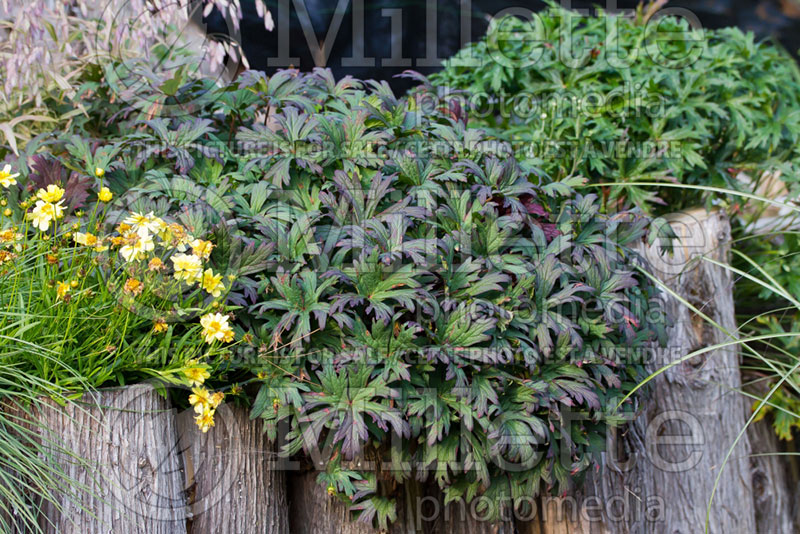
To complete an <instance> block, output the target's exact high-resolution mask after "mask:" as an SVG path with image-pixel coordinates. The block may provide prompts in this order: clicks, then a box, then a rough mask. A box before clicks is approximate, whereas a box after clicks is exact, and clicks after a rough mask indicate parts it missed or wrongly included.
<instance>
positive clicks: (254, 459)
mask: <svg viewBox="0 0 800 534" xmlns="http://www.w3.org/2000/svg"><path fill="white" fill-rule="evenodd" d="M193 417H194V413H193V412H192V411H191V410H187V411H185V412H183V413H181V414H179V415H178V417H177V421H178V430H179V439H178V445H179V448H180V450H181V452H182V457H183V465H184V473H185V477H186V488H187V496H188V508H189V513H188V532H189V533H194V534H205V533H207V532H208V533H219V534H224V533H227V532H231V533H234V532H235V533H241V534H248V533H253V534H288V532H289V518H288V505H287V500H286V478H285V476H284V472H283V471H281V470H280V469H278V468H277V467H278V466H277V458H276V454H275V452H274V450H273V447H272V445H270V443H269V440H268V439H267V436H266V434H265V433H264V432H262V428H261V426H262V423H261V421H251V420H250V418H249V413H248V410H247V409H245V408H242V407H239V406H233V405H229V404H223V405H222V406H220V407H219V409H218V410H217V413H216V415H215V416H214V419H215V426H214V427H213V428H211V429H210V430H209V431H208V432H207V433H205V434H204V433H202V432H200V430H199V429H198V428H197V426H196V425H195V422H194V419H193Z"/></svg>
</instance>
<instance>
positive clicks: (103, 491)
mask: <svg viewBox="0 0 800 534" xmlns="http://www.w3.org/2000/svg"><path fill="white" fill-rule="evenodd" d="M36 418H37V420H38V422H39V423H41V424H42V426H43V427H44V428H47V429H50V430H49V431H43V432H47V434H46V435H44V436H43V444H45V446H46V444H47V443H48V440H53V443H59V444H60V445H63V447H65V448H67V449H69V450H71V451H73V452H74V453H75V455H77V456H78V457H79V458H82V459H84V460H85V462H77V461H75V459H74V458H70V457H69V456H67V455H64V454H63V453H61V452H60V451H58V452H57V453H56V455H57V457H59V458H60V463H61V465H62V466H63V468H64V470H65V472H66V474H67V475H68V476H69V477H70V478H71V479H73V480H75V481H77V482H78V483H80V484H82V485H84V486H85V487H87V488H88V490H87V491H84V492H81V493H80V494H78V495H76V496H75V498H74V499H70V498H68V497H67V496H66V494H62V495H63V497H64V498H63V499H61V503H60V508H61V509H59V507H56V506H54V505H52V504H50V503H47V502H45V503H43V504H42V511H41V519H40V524H41V526H42V528H43V530H44V531H45V532H46V533H53V534H56V533H57V534H71V533H74V534H108V533H109V532H111V533H120V534H121V533H123V532H124V533H126V534H128V533H131V534H135V533H137V534H138V533H141V534H185V533H186V523H185V519H184V502H183V498H182V497H183V496H182V475H181V473H180V470H179V464H178V460H179V459H178V454H177V449H176V447H175V443H176V433H175V426H174V421H173V417H172V411H171V410H170V407H169V404H168V402H167V401H166V400H165V399H164V398H162V397H161V396H159V395H158V394H157V393H156V392H155V390H153V388H151V387H150V386H147V385H139V386H130V387H124V388H119V389H108V390H101V391H99V392H95V393H87V394H86V395H84V397H83V399H81V401H80V403H75V404H70V405H67V406H66V407H63V408H62V407H60V406H58V405H56V404H55V403H50V402H48V403H43V405H42V407H41V408H40V409H39V410H37V413H36ZM87 466H88V468H87Z"/></svg>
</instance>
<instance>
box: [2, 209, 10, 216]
mask: <svg viewBox="0 0 800 534" xmlns="http://www.w3.org/2000/svg"><path fill="white" fill-rule="evenodd" d="M3 215H4V216H5V217H11V208H6V209H4V210H3Z"/></svg>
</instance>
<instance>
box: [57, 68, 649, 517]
mask: <svg viewBox="0 0 800 534" xmlns="http://www.w3.org/2000/svg"><path fill="white" fill-rule="evenodd" d="M193 87H194V88H197V87H202V88H203V90H204V91H205V90H208V86H207V85H204V84H198V83H193V84H189V83H187V84H185V85H181V86H179V88H178V89H177V93H178V94H183V93H181V91H185V92H187V93H189V94H190V93H191V91H192V90H195V89H193ZM173 90H174V88H173ZM212 91H213V93H211V94H205V95H204V98H202V99H194V100H192V102H194V103H193V104H192V106H187V108H186V111H187V113H185V114H178V115H176V116H173V117H171V118H170V117H162V118H152V117H148V116H147V113H145V112H143V111H142V110H140V109H138V108H137V107H136V106H133V105H130V104H125V103H116V104H115V105H116V106H117V108H118V109H114V107H113V106H112V107H111V109H108V108H104V109H103V111H102V112H103V113H106V114H108V116H109V117H111V116H113V117H118V118H123V119H122V120H125V121H128V122H127V123H119V122H113V121H112V122H109V124H110V125H111V124H113V126H112V127H113V128H114V129H115V131H117V130H118V131H119V132H126V133H120V134H119V135H109V136H108V137H106V138H105V139H103V140H102V142H101V143H100V144H101V145H103V147H102V149H101V148H97V150H104V151H106V152H105V153H109V154H115V155H116V158H115V161H116V164H115V165H113V166H109V171H108V178H109V181H110V182H111V183H112V185H113V186H114V187H115V193H116V194H117V195H118V196H119V197H120V200H121V201H127V199H132V200H130V202H131V207H132V208H136V209H139V210H142V211H145V210H147V211H149V210H153V211H155V212H156V215H165V214H166V213H172V214H177V216H178V217H179V219H180V220H181V221H182V222H183V223H184V224H187V225H188V226H189V227H191V228H193V229H194V231H195V233H196V234H197V235H202V234H203V232H205V231H208V232H213V233H214V234H215V236H214V237H213V241H214V242H215V243H216V244H217V247H216V249H215V250H214V253H213V255H212V260H213V262H214V264H215V265H216V266H217V267H218V270H219V271H220V272H227V273H231V274H234V275H236V276H237V282H236V284H235V285H234V287H233V296H232V298H233V300H234V302H235V303H236V304H238V305H239V306H240V307H241V309H240V310H239V311H238V312H237V313H236V320H237V323H238V325H239V327H238V328H239V335H240V336H241V335H242V334H244V337H245V339H246V340H248V341H249V342H250V343H251V344H252V346H253V347H255V348H257V349H258V350H257V357H255V358H251V359H247V360H245V361H238V363H236V364H234V363H232V368H231V380H233V379H234V378H235V377H236V376H237V375H236V373H237V372H238V373H242V372H245V371H250V372H251V373H252V374H250V376H251V377H252V376H253V375H255V374H257V373H258V374H259V379H258V380H257V381H256V384H257V388H256V389H255V390H254V393H255V400H254V402H253V410H252V416H253V417H254V418H261V419H262V420H263V421H264V423H265V426H266V431H267V432H268V433H269V435H270V437H271V438H273V439H277V440H278V441H279V444H280V450H281V452H282V454H284V455H286V456H292V457H301V456H302V457H305V458H311V459H315V460H319V459H320V458H321V459H322V463H323V464H324V465H325V470H324V471H323V472H321V474H320V476H319V480H320V482H321V483H322V487H321V488H320V491H325V487H327V488H328V490H329V491H330V492H332V493H335V494H336V495H337V496H338V497H339V498H341V499H342V500H343V501H345V502H347V503H349V504H350V505H351V506H352V508H351V509H352V510H353V512H354V513H356V514H358V515H359V519H360V520H362V521H367V522H373V521H374V522H375V523H377V524H378V525H381V526H384V527H385V526H386V524H387V522H389V521H391V520H393V519H394V518H395V517H396V511H395V496H396V495H395V494H396V492H397V491H398V490H397V489H396V488H397V484H396V482H397V481H400V482H402V481H411V480H412V479H417V480H420V479H427V480H428V481H429V483H434V484H438V485H439V486H440V487H441V488H442V489H443V490H444V491H445V494H446V497H447V499H458V498H465V499H467V500H472V499H473V498H475V497H476V496H479V495H485V496H487V497H488V498H489V499H488V500H485V502H494V503H498V502H505V503H506V504H509V503H510V502H511V500H512V499H518V498H520V497H531V496H534V495H536V494H537V493H539V492H542V491H548V490H551V489H552V490H555V491H562V490H564V489H565V488H567V487H568V486H569V485H570V483H571V481H573V480H579V479H580V477H581V475H582V473H583V472H584V471H585V470H586V469H587V468H588V467H589V466H590V465H591V462H592V459H593V455H594V454H596V453H598V452H599V451H601V450H603V449H604V443H605V439H604V437H605V432H606V428H607V426H608V424H609V422H615V421H617V420H619V418H620V414H619V413H618V412H617V411H616V405H617V403H618V400H619V398H620V397H621V395H622V394H624V393H625V392H626V391H628V390H629V388H630V387H631V386H632V384H633V383H635V380H636V378H637V375H638V372H639V370H640V369H641V366H640V365H639V364H640V360H641V358H642V357H643V354H645V349H646V348H647V347H648V346H649V344H651V343H653V342H656V341H657V338H658V337H659V336H658V335H659V333H661V332H662V326H663V324H662V323H663V318H662V316H661V315H660V313H659V309H658V306H657V304H656V302H655V301H654V296H655V288H654V287H653V286H652V285H650V283H648V281H647V280H648V279H647V278H646V277H645V276H643V275H641V274H640V272H639V271H637V270H636V264H637V260H636V256H635V255H634V254H633V253H632V252H631V250H630V248H629V247H632V246H633V245H634V244H636V243H637V242H638V241H640V240H641V239H642V238H643V233H644V228H645V222H646V221H644V219H642V218H640V217H637V216H635V214H631V213H620V214H617V215H615V216H607V215H604V214H601V213H599V203H598V201H597V198H596V197H595V196H594V195H580V194H576V193H575V191H574V190H573V186H574V185H576V184H577V183H579V182H580V180H577V179H575V178H574V177H571V176H566V177H563V178H562V179H560V180H559V181H551V180H548V179H547V178H546V177H544V176H540V175H539V174H537V173H536V172H534V169H532V168H527V167H525V166H522V165H520V163H518V162H517V161H515V160H514V159H513V158H511V157H507V156H506V155H505V154H507V152H508V151H507V150H506V148H507V147H504V146H502V145H500V146H498V145H497V144H496V143H493V142H487V139H486V136H485V134H484V132H483V131H481V130H480V129H473V128H467V123H468V117H467V116H466V115H465V114H464V112H463V110H461V109H459V108H458V107H453V108H449V107H446V108H441V107H435V106H434V107H427V108H426V107H424V106H423V105H422V104H421V103H420V102H416V101H414V100H409V99H406V98H397V97H395V96H394V95H393V94H392V93H391V91H389V90H388V88H387V86H386V85H385V84H378V83H373V82H358V81H355V80H350V79H345V80H341V81H339V82H336V81H334V80H333V79H332V77H331V76H330V74H329V73H328V72H327V71H323V70H318V71H315V72H314V73H310V74H298V73H296V72H291V71H286V72H281V73H278V74H276V75H274V76H272V77H271V78H267V77H265V76H263V75H261V74H257V73H247V74H246V75H245V76H243V77H242V78H240V79H239V80H238V81H237V82H235V83H233V84H231V85H229V86H227V87H223V88H219V89H213V90H212ZM126 106H127V107H126ZM154 147H155V148H154ZM87 150H89V152H91V150H94V149H87ZM73 152H74V154H73V155H74V156H75V157H76V158H78V159H79V158H80V156H81V152H80V151H75V150H74V148H73ZM85 157H87V156H86V155H85V154H84V159H85ZM71 165H72V166H77V165H80V162H75V161H73V162H72V163H71ZM133 186H135V187H133ZM236 365H238V366H239V367H238V368H235V366H236ZM358 460H369V461H371V462H374V463H373V464H372V465H373V467H369V468H364V467H361V468H359V467H358V466H359V463H358ZM360 465H362V466H363V465H366V464H363V463H362V464H360ZM499 512H500V509H499V507H495V509H494V510H488V511H486V510H483V511H482V513H488V514H489V515H491V514H492V513H499Z"/></svg>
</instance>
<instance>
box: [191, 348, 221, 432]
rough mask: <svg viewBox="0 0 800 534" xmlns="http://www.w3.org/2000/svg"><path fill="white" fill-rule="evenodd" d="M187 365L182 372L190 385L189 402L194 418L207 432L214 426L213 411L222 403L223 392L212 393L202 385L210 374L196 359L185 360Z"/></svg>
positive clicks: (201, 428) (199, 426) (202, 429)
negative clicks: (194, 414)
mask: <svg viewBox="0 0 800 534" xmlns="http://www.w3.org/2000/svg"><path fill="white" fill-rule="evenodd" d="M186 365H187V366H188V367H187V368H185V369H184V370H183V374H184V375H186V378H187V379H188V380H189V385H191V386H192V394H191V395H189V404H191V405H192V407H193V408H194V412H195V413H196V414H197V416H196V417H195V418H194V420H195V422H196V423H197V426H198V428H200V430H201V431H203V432H204V433H205V432H208V430H209V429H210V428H211V427H212V426H214V413H215V412H216V411H217V408H218V407H219V405H220V404H222V401H223V399H224V398H225V394H224V393H222V392H221V391H217V392H214V393H212V392H211V391H209V390H208V388H205V387H202V386H203V383H204V382H205V381H206V379H207V378H208V377H209V376H211V375H210V374H209V372H208V371H207V370H206V368H205V367H204V366H202V365H200V363H198V361H197V360H189V361H188V362H186Z"/></svg>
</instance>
